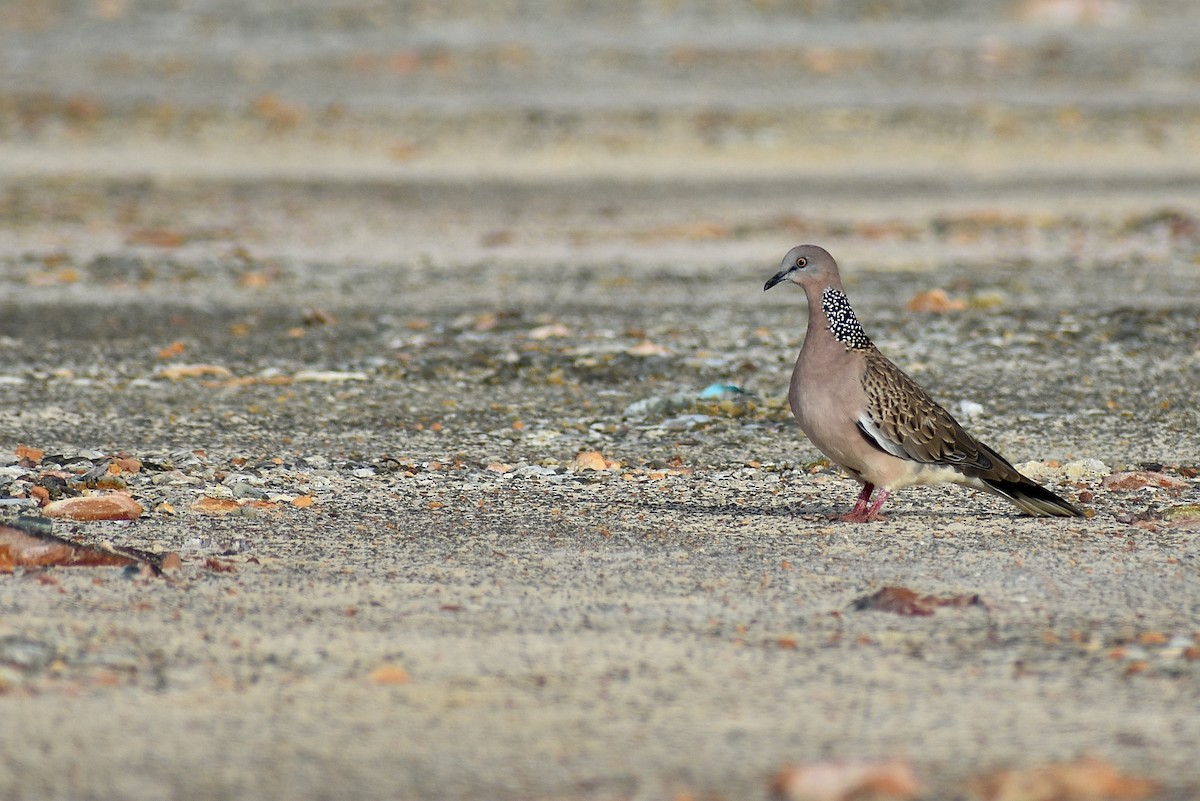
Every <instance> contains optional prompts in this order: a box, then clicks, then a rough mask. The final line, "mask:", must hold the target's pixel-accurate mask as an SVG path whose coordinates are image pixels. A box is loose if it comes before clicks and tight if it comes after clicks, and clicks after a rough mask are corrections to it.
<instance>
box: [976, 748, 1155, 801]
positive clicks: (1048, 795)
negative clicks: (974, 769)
mask: <svg viewBox="0 0 1200 801" xmlns="http://www.w3.org/2000/svg"><path fill="white" fill-rule="evenodd" d="M971 787H972V790H973V791H974V794H975V796H976V797H977V798H979V799H981V801H1104V799H1109V800H1110V801H1136V799H1139V798H1146V797H1147V796H1150V795H1153V794H1154V793H1156V792H1158V784H1157V783H1156V782H1153V781H1150V780H1148V779H1141V778H1134V777H1130V776H1123V775H1121V774H1120V773H1118V772H1117V769H1116V768H1114V767H1113V766H1112V765H1110V764H1109V763H1107V762H1102V761H1100V760H1098V759H1090V758H1087V757H1084V758H1081V759H1077V760H1075V761H1074V762H1056V763H1053V764H1050V765H1043V766H1042V767H1039V768H1030V769H1026V770H1001V771H997V772H995V773H991V774H988V775H985V776H980V777H977V778H975V779H973V780H972V781H971Z"/></svg>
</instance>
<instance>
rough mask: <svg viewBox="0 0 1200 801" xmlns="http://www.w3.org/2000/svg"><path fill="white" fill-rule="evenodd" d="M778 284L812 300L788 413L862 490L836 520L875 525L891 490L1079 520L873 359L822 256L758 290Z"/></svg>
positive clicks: (796, 253)
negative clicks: (923, 490)
mask: <svg viewBox="0 0 1200 801" xmlns="http://www.w3.org/2000/svg"><path fill="white" fill-rule="evenodd" d="M784 281H791V282H792V283H794V284H799V285H800V287H801V288H802V289H803V290H804V294H805V295H806V296H807V297H808V330H807V332H806V333H805V335H804V345H803V346H802V347H801V349H800V356H799V357H798V358H797V359H796V367H795V369H794V370H793V371H792V384H791V389H790V391H789V392H788V402H789V403H790V404H791V407H792V414H794V415H795V416H796V420H797V421H798V422H799V423H800V428H801V429H803V431H804V433H805V434H806V435H807V436H808V438H809V439H810V440H811V441H812V443H813V444H814V445H816V446H817V448H818V449H820V451H821V452H822V453H824V454H825V455H826V456H828V457H829V458H830V459H831V460H832V461H834V462H836V463H837V464H838V465H840V466H841V467H842V468H844V469H845V470H846V471H847V472H848V473H850V475H851V476H853V477H854V478H855V479H857V480H858V481H859V483H861V484H862V485H863V486H862V492H861V494H859V496H858V500H857V502H856V503H855V504H854V509H853V511H851V512H850V513H849V514H848V515H846V516H845V517H843V518H842V519H844V520H847V521H852V522H859V523H862V522H867V521H869V520H875V519H877V518H878V517H879V510H880V509H881V508H882V507H883V504H884V501H886V500H887V498H888V496H889V495H890V494H891V493H892V492H894V491H895V490H898V489H900V488H902V487H908V486H912V485H914V484H941V483H945V482H952V483H955V484H961V485H963V486H967V487H973V488H974V489H980V490H985V491H987V492H991V493H994V494H996V495H1000V496H1002V497H1004V498H1007V499H1008V500H1010V501H1012V502H1013V503H1014V504H1016V506H1017V507H1018V508H1019V509H1021V511H1023V512H1026V513H1028V514H1031V515H1054V516H1061V517H1073V516H1079V515H1082V514H1083V512H1082V511H1081V510H1080V509H1079V508H1078V507H1076V506H1075V505H1073V504H1071V503H1068V502H1067V501H1065V500H1063V499H1062V498H1060V497H1058V496H1057V495H1055V494H1054V493H1053V492H1051V491H1050V490H1048V489H1046V488H1045V487H1043V486H1041V485H1040V484H1037V483H1035V482H1033V481H1031V480H1029V479H1028V478H1026V477H1025V476H1023V475H1021V474H1020V473H1019V472H1018V471H1017V469H1016V468H1015V467H1013V466H1012V465H1011V464H1009V463H1008V462H1007V461H1005V459H1004V457H1003V456H1001V455H1000V454H998V453H996V452H995V451H994V450H992V449H991V448H989V447H988V446H987V445H984V444H983V443H982V442H979V441H978V440H976V439H975V438H974V437H972V436H971V435H970V434H968V433H967V432H966V431H964V430H963V428H962V426H960V425H959V424H958V421H956V420H955V419H954V418H953V417H952V416H951V415H950V413H949V412H947V411H946V410H945V409H943V408H942V407H941V406H939V405H938V404H937V402H936V401H934V400H933V398H931V397H929V394H928V393H926V392H925V390H923V389H921V387H920V386H919V385H918V384H917V382H915V381H913V380H912V379H911V378H910V377H909V376H908V375H907V374H905V373H904V371H903V370H901V369H900V368H899V367H897V366H896V365H895V364H893V363H892V362H891V361H889V360H888V358H887V357H886V356H884V355H883V354H882V353H880V352H879V349H878V348H876V347H875V344H874V343H873V342H871V340H870V338H869V337H868V336H867V334H866V332H865V331H863V327H862V325H861V324H860V323H859V322H858V317H857V316H856V315H855V314H854V310H853V309H852V308H851V307H850V301H849V300H848V299H847V298H846V293H845V291H844V290H843V289H842V281H841V278H840V276H839V275H838V267H837V262H835V261H834V260H833V257H832V256H830V255H829V253H828V252H827V251H826V250H825V249H824V248H820V247H818V246H816V245H798V246H796V247H794V248H792V249H791V250H790V251H788V254H787V255H786V256H784V258H783V263H782V264H781V265H780V268H779V272H777V273H776V274H775V275H774V276H772V277H771V279H770V280H769V281H767V283H766V284H765V285H764V286H763V290H764V291H765V290H768V289H770V288H771V287H773V286H775V285H776V284H780V283H783V282H784ZM876 489H878V490H879V494H878V496H876V498H875V500H874V501H872V500H871V495H872V493H873V492H874V491H875V490H876Z"/></svg>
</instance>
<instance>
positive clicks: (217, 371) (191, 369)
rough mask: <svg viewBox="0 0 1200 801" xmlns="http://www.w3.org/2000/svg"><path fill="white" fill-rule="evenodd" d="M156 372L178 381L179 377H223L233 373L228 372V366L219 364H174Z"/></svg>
mask: <svg viewBox="0 0 1200 801" xmlns="http://www.w3.org/2000/svg"><path fill="white" fill-rule="evenodd" d="M158 374H159V376H161V377H163V378H169V379H171V380H172V381H178V380H179V379H181V378H199V377H201V376H206V375H215V376H221V377H223V378H229V377H231V376H232V375H233V373H231V372H229V368H227V367H222V366H221V365H219V364H176V365H173V366H171V367H164V368H163V369H161V370H159V371H158Z"/></svg>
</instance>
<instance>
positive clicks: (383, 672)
mask: <svg viewBox="0 0 1200 801" xmlns="http://www.w3.org/2000/svg"><path fill="white" fill-rule="evenodd" d="M367 678H369V679H370V680H371V681H373V682H375V683H376V684H407V683H408V682H409V679H410V676H409V675H408V671H407V670H405V669H404V668H402V667H400V666H399V665H380V666H379V667H377V668H375V669H374V670H372V671H371V672H370V674H369V675H368V676H367Z"/></svg>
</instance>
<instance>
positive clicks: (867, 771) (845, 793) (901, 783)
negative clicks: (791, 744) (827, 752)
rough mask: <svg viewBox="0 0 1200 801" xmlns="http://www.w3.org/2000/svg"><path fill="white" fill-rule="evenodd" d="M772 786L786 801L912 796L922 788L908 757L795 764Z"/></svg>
mask: <svg viewBox="0 0 1200 801" xmlns="http://www.w3.org/2000/svg"><path fill="white" fill-rule="evenodd" d="M771 788H772V790H773V791H774V793H775V796H776V797H777V798H781V799H784V801H852V800H853V799H860V798H894V799H901V801H905V799H910V798H913V797H915V796H916V795H917V793H918V792H919V791H920V785H919V784H917V777H916V776H915V775H914V774H913V770H912V765H910V764H909V762H908V760H907V759H903V758H900V757H897V758H895V759H889V760H885V761H879V762H865V761H858V760H846V761H837V762H813V763H809V764H806V765H793V766H789V767H786V768H784V769H783V770H781V771H779V773H778V774H776V776H775V780H774V781H773V782H772V783H771Z"/></svg>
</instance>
